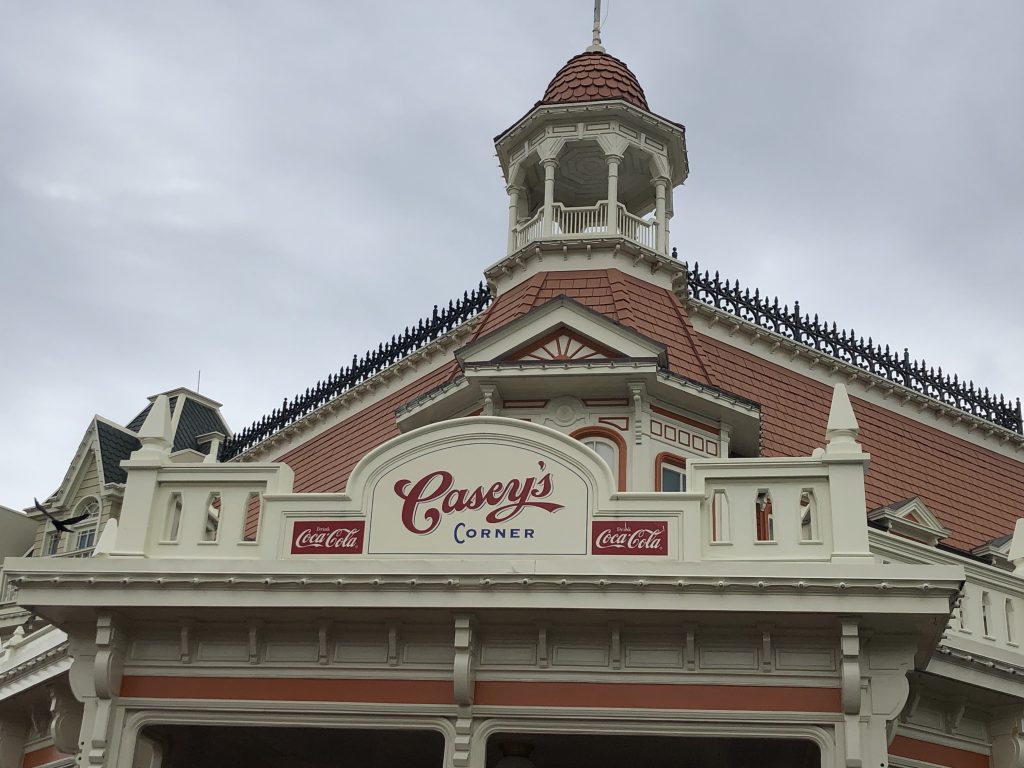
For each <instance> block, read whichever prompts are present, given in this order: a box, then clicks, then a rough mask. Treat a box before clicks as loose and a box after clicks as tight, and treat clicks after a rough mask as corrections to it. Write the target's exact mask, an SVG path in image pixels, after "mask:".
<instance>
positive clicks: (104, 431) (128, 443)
mask: <svg viewBox="0 0 1024 768" xmlns="http://www.w3.org/2000/svg"><path fill="white" fill-rule="evenodd" d="M96 435H97V437H98V438H99V445H100V467H101V468H102V469H103V482H104V483H124V482H125V481H126V480H127V479H128V473H127V472H125V471H124V470H123V469H121V462H122V461H123V460H124V459H127V458H128V457H129V456H131V454H132V451H137V450H138V449H139V448H141V447H142V443H140V442H139V440H138V438H136V437H133V436H132V435H129V434H128V433H126V432H124V431H123V430H120V429H118V428H117V427H112V426H110V425H109V424H106V423H105V422H102V421H99V420H97V421H96Z"/></svg>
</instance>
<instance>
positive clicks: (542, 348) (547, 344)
mask: <svg viewBox="0 0 1024 768" xmlns="http://www.w3.org/2000/svg"><path fill="white" fill-rule="evenodd" d="M622 356H623V355H622V353H620V352H618V351H616V350H614V349H612V348H610V347H606V346H604V345H603V344H601V343H599V342H597V341H594V340H593V339H590V338H587V337H586V336H584V335H583V334H581V333H578V332H576V331H574V330H573V329H572V328H568V327H566V326H561V327H559V328H556V329H555V330H553V331H551V332H550V333H549V334H547V335H546V336H543V337H542V338H540V339H539V340H537V341H535V342H532V343H530V344H527V345H526V346H525V347H523V348H521V349H517V350H515V351H514V352H512V353H511V354H509V355H508V356H506V358H505V359H506V360H523V361H532V360H535V361H545V360H560V361H576V360H597V359H605V360H609V359H611V360H614V359H617V358H621V357H622Z"/></svg>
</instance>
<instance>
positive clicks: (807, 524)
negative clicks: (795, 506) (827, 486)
mask: <svg viewBox="0 0 1024 768" xmlns="http://www.w3.org/2000/svg"><path fill="white" fill-rule="evenodd" d="M799 514H800V541H817V540H818V503H817V501H815V498H814V491H812V490H809V489H804V490H803V491H801V492H800V508H799Z"/></svg>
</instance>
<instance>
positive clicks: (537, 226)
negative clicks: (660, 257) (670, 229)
mask: <svg viewBox="0 0 1024 768" xmlns="http://www.w3.org/2000/svg"><path fill="white" fill-rule="evenodd" d="M616 208H617V210H618V216H616V219H615V221H616V224H617V225H618V226H617V229H616V231H615V232H611V231H609V228H608V202H607V201H606V200H601V201H600V202H599V203H597V204H596V205H586V206H578V207H569V206H566V205H562V204H561V203H554V204H552V206H551V209H552V210H551V231H550V232H548V233H546V234H545V232H544V209H543V208H539V209H538V210H537V212H536V213H535V214H534V215H533V216H531V217H530V218H529V219H527V220H526V221H523V222H521V223H519V224H517V225H515V227H514V228H513V246H514V248H515V249H516V250H518V249H519V248H522V247H523V246H525V245H527V244H528V243H531V242H534V241H536V240H545V239H549V238H551V239H557V238H580V237H608V236H609V235H614V234H619V235H621V236H622V237H625V238H627V239H629V240H632V241H633V242H635V243H637V244H639V245H642V246H643V247H645V248H649V249H651V250H655V249H656V248H657V241H658V229H657V227H658V224H657V222H655V221H651V220H648V219H645V218H643V217H641V216H635V215H634V214H632V213H630V212H629V211H627V210H626V206H625V205H623V204H622V203H619V204H618V205H617V206H616Z"/></svg>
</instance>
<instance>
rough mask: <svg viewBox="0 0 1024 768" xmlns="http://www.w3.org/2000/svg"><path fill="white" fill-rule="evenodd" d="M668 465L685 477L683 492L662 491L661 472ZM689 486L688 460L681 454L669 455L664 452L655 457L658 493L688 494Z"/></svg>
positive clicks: (655, 485)
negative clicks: (687, 474)
mask: <svg viewBox="0 0 1024 768" xmlns="http://www.w3.org/2000/svg"><path fill="white" fill-rule="evenodd" d="M666 464H668V466H669V467H671V468H672V469H675V470H678V472H679V474H680V475H682V477H683V489H682V490H681V491H663V490H662V487H661V486H662V479H661V472H662V469H663V468H664V467H665V465H666ZM688 485H689V483H688V482H687V476H686V459H685V458H684V457H682V456H680V455H679V454H676V453H669V452H668V451H662V452H661V453H659V454H658V455H657V456H655V457H654V490H655V492H656V493H686V488H687V486H688Z"/></svg>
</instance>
